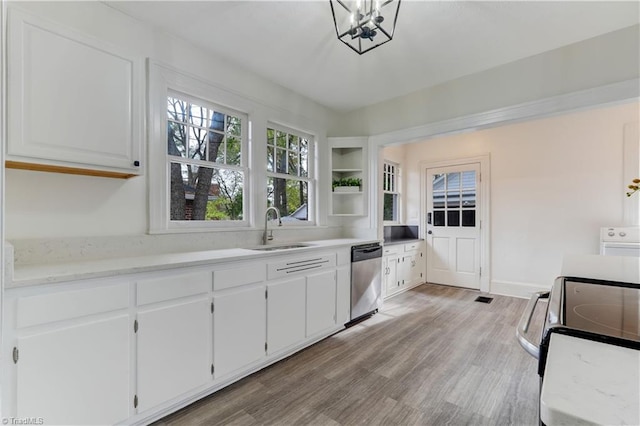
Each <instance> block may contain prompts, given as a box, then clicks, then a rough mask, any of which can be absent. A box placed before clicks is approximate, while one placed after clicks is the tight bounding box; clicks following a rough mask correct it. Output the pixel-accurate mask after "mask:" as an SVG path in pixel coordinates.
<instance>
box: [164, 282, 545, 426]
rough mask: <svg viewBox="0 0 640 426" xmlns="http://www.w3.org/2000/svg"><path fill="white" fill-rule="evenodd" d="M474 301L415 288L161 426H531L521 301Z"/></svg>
mask: <svg viewBox="0 0 640 426" xmlns="http://www.w3.org/2000/svg"><path fill="white" fill-rule="evenodd" d="M478 295H479V293H478V292H476V291H472V290H466V289H458V288H452V287H446V286H440V285H433V284H424V285H422V286H419V287H417V288H415V289H413V290H410V291H408V292H406V293H403V294H401V295H398V296H396V297H394V298H392V299H390V300H388V301H386V302H385V306H384V308H383V310H382V311H381V312H379V313H378V314H376V315H374V316H373V317H372V318H370V319H368V320H366V321H364V322H362V323H360V324H358V325H355V326H353V327H351V328H349V329H347V330H345V331H342V332H340V333H338V334H336V335H334V336H332V337H330V338H328V339H325V340H323V341H321V342H319V343H317V344H315V345H313V346H312V347H310V348H307V349H305V350H304V351H302V352H300V353H298V354H296V355H294V356H292V357H290V358H287V359H285V360H283V361H280V362H279V363H277V364H274V365H272V366H270V367H268V368H266V369H264V370H262V371H259V372H257V373H255V374H253V375H251V376H249V377H247V378H245V379H243V380H241V381H239V382H237V383H235V384H233V385H231V386H229V387H227V388H225V389H222V390H220V391H218V392H216V393H215V394H213V395H211V396H209V397H207V398H204V399H202V400H200V401H198V402H196V403H194V404H192V405H190V406H189V407H186V408H185V409H183V410H181V411H179V412H176V413H174V414H172V415H170V416H168V417H165V418H164V419H162V420H160V421H158V422H157V425H185V424H187V425H215V424H224V425H258V424H277V425H281V424H282V425H286V424H291V425H293V424H295V425H307V424H309V425H354V424H366V425H373V424H387V425H445V424H449V425H535V424H537V421H538V420H537V419H538V411H537V401H538V376H537V373H536V367H537V362H536V360H534V359H533V358H532V357H531V356H529V355H528V354H526V353H525V352H524V350H522V349H521V348H520V346H519V345H518V343H517V341H516V339H515V328H516V324H517V322H518V319H519V318H520V315H521V313H522V311H523V310H524V308H525V305H526V300H522V299H516V298H510V297H503V296H493V297H494V300H493V302H492V303H491V304H484V303H479V302H474V299H475V298H476V297H477V296H478ZM537 316H539V315H537ZM541 321H542V317H541V316H540V319H539V321H538V322H540V323H541Z"/></svg>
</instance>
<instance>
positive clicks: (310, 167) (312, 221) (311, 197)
mask: <svg viewBox="0 0 640 426" xmlns="http://www.w3.org/2000/svg"><path fill="white" fill-rule="evenodd" d="M267 129H273V130H276V131H281V132H284V133H287V134H292V135H295V136H298V137H301V138H303V139H306V140H307V141H308V146H307V177H302V176H294V175H289V174H286V173H277V172H275V171H274V172H270V171H269V170H268V163H267V162H268V154H267V134H266V132H267ZM264 153H265V157H264V159H263V161H264V164H265V172H266V177H267V178H270V177H274V178H282V179H289V180H300V181H304V182H307V198H308V201H307V220H305V221H300V222H282V226H287V227H289V226H291V227H298V226H315V225H316V217H315V214H316V205H315V201H316V197H315V194H316V183H317V177H316V167H315V162H316V137H315V136H314V135H312V134H310V133H307V132H304V131H301V130H296V129H293V128H291V127H287V126H283V125H280V124H277V123H274V122H271V121H270V122H268V123H267V127H266V128H265V135H264ZM274 167H275V158H274ZM264 203H265V204H264V208H265V209H266V208H267V204H266V203H267V199H266V198H265V200H264Z"/></svg>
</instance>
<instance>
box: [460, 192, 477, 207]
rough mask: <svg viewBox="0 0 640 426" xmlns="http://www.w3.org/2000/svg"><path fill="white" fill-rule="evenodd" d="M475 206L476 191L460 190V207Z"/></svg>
mask: <svg viewBox="0 0 640 426" xmlns="http://www.w3.org/2000/svg"><path fill="white" fill-rule="evenodd" d="M475 206H476V191H462V207H466V208H473V207H475Z"/></svg>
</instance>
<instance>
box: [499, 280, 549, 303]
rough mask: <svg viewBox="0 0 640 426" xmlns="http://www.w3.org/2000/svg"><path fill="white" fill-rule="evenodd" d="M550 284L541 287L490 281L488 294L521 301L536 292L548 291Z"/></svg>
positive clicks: (512, 282) (529, 284)
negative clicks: (515, 298) (517, 298)
mask: <svg viewBox="0 0 640 426" xmlns="http://www.w3.org/2000/svg"><path fill="white" fill-rule="evenodd" d="M550 289H551V284H550V285H548V286H542V285H540V284H534V283H520V282H515V281H498V280H491V287H490V290H489V293H491V294H498V295H501V296H511V297H520V298H522V299H529V298H531V295H532V294H533V293H535V292H537V291H545V290H550Z"/></svg>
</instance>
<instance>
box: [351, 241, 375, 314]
mask: <svg viewBox="0 0 640 426" xmlns="http://www.w3.org/2000/svg"><path fill="white" fill-rule="evenodd" d="M381 304H382V247H381V246H380V244H378V243H372V244H363V245H359V246H353V247H351V321H350V322H349V323H353V322H356V321H359V320H361V319H366V318H367V317H369V316H371V315H373V314H375V313H376V312H378V309H379V308H380V306H381Z"/></svg>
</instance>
